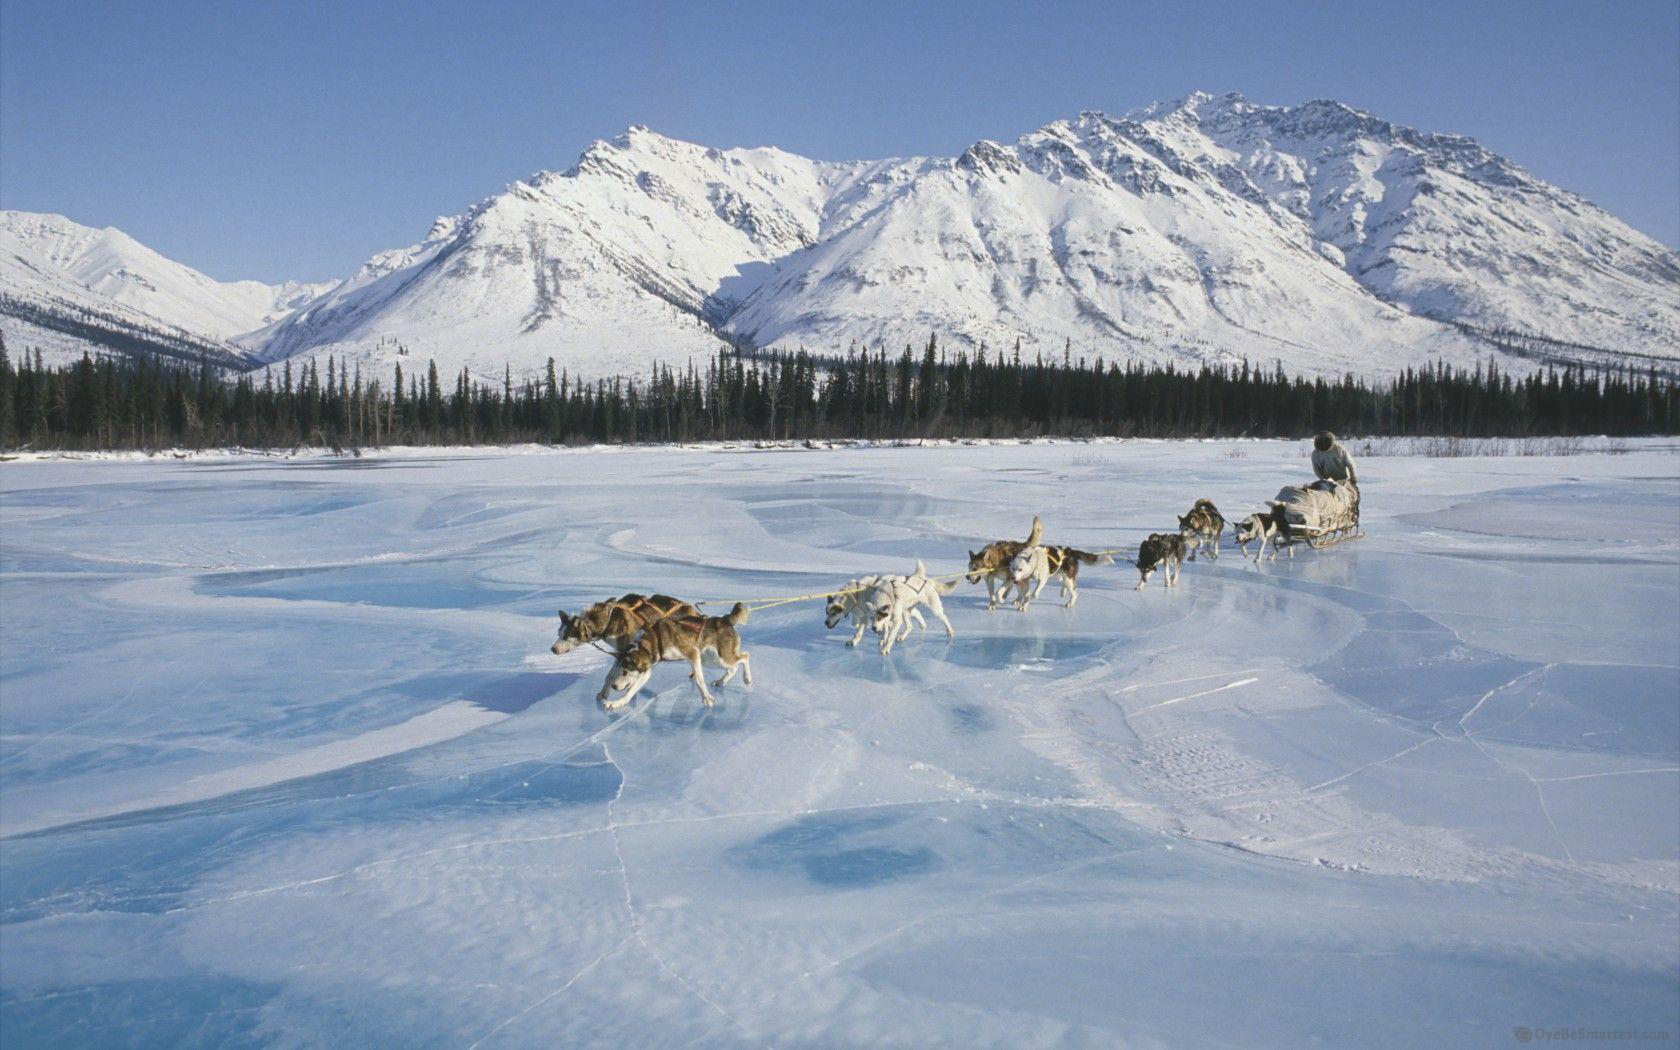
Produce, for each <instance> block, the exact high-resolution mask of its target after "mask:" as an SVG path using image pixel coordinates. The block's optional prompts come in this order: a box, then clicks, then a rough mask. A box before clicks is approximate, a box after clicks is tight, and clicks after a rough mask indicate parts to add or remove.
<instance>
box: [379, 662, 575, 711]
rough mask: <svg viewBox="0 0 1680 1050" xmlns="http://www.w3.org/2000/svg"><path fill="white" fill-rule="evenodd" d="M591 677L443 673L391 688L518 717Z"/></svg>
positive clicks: (558, 673) (420, 697) (569, 673)
mask: <svg viewBox="0 0 1680 1050" xmlns="http://www.w3.org/2000/svg"><path fill="white" fill-rule="evenodd" d="M591 677H592V676H590V675H585V674H583V673H581V672H577V671H520V672H516V673H514V674H501V675H482V674H471V673H467V672H455V673H452V672H442V673H438V674H425V675H420V676H418V677H416V678H408V679H404V680H403V681H400V682H394V683H392V684H391V685H390V686H389V687H388V688H389V689H390V690H391V691H392V692H394V693H397V694H398V695H400V696H407V697H412V698H413V699H416V700H436V701H447V700H453V699H456V698H459V699H462V700H466V701H467V702H468V703H472V704H476V705H478V706H479V707H482V708H484V709H485V710H486V711H497V712H500V713H502V714H504V715H516V714H518V713H519V712H521V711H523V710H525V709H526V708H528V707H530V706H531V705H532V704H535V703H536V702H537V701H539V700H546V699H548V698H549V697H551V696H554V695H555V694H557V693H560V692H562V691H564V690H566V689H569V688H571V686H573V685H574V684H576V683H577V682H579V681H581V680H582V679H584V678H591Z"/></svg>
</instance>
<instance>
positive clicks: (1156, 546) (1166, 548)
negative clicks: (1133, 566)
mask: <svg viewBox="0 0 1680 1050" xmlns="http://www.w3.org/2000/svg"><path fill="white" fill-rule="evenodd" d="M1183 565H1184V537H1183V536H1180V535H1179V534H1178V533H1176V532H1152V533H1150V534H1149V538H1148V539H1146V540H1144V541H1143V542H1142V543H1140V544H1138V555H1137V571H1138V584H1137V586H1136V587H1134V588H1133V590H1139V591H1141V590H1143V585H1144V584H1146V583H1148V582H1149V577H1151V576H1153V575H1154V574H1155V570H1156V569H1160V570H1161V582H1162V583H1164V584H1165V585H1166V586H1168V587H1177V586H1178V574H1179V571H1180V569H1181V568H1182V566H1183Z"/></svg>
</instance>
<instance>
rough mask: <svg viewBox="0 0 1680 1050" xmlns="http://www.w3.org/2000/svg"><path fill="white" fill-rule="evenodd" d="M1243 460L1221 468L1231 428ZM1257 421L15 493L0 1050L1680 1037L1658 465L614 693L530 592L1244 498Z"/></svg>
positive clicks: (1670, 701)
mask: <svg viewBox="0 0 1680 1050" xmlns="http://www.w3.org/2000/svg"><path fill="white" fill-rule="evenodd" d="M1233 450H1236V451H1238V452H1240V455H1233V454H1232V453H1233ZM1304 466H1305V456H1304V453H1303V450H1302V449H1301V448H1300V447H1299V446H1295V445H1285V444H1278V443H1245V444H1242V445H1239V446H1233V445H1229V444H1220V443H1205V444H1204V443H1194V444H1171V443H1136V444H1125V445H1098V446H1089V447H1074V446H1066V445H1052V446H1021V447H1007V448H939V449H934V448H929V449H877V450H850V451H812V452H802V453H794V454H783V453H777V454H759V453H752V452H745V451H742V452H696V451H634V452H608V451H597V452H578V453H564V454H544V455H507V456H483V455H478V456H470V457H469V456H452V455H431V456H423V457H421V456H404V455H391V456H384V457H373V458H364V459H359V460H332V459H326V460H293V461H188V462H167V463H162V462H160V463H143V464H136V463H62V462H61V463H31V464H14V465H9V466H7V467H5V468H3V469H0V529H3V533H0V537H3V542H0V835H3V836H4V837H3V838H0V1045H4V1046H6V1047H8V1048H11V1047H28V1046H50V1045H75V1046H85V1045H148V1046H153V1045H155V1046H181V1045H188V1046H192V1045H204V1046H210V1045H218V1046H219V1045H228V1044H260V1045H272V1044H278V1045H345V1046H349V1045H401V1046H411V1045H426V1046H430V1045H437V1046H457V1047H461V1046H486V1047H489V1046H522V1045H635V1046H653V1045H686V1044H700V1045H715V1046H736V1045H739V1046H762V1045H768V1046H844V1045H904V1046H923V1045H948V1046H963V1047H968V1046H1010V1047H1017V1046H1062V1045H1067V1046H1111V1045H1116V1044H1128V1045H1133V1044H1135V1045H1214V1046H1217V1045H1245V1046H1246V1045H1271V1046H1297V1045H1301V1044H1303V1043H1311V1042H1316V1043H1318V1044H1321V1045H1330V1046H1339V1045H1367V1046H1369V1045H1397V1046H1398V1045H1405V1046H1416V1045H1451V1046H1470V1045H1488V1046H1507V1045H1511V1042H1512V1039H1513V1036H1512V1028H1513V1027H1514V1026H1525V1027H1528V1028H1532V1029H1541V1028H1572V1029H1574V1028H1588V1029H1624V1030H1626V1029H1633V1030H1667V1031H1668V1032H1669V1033H1670V1034H1671V1038H1680V895H1677V894H1680V456H1676V455H1675V453H1674V451H1673V450H1672V449H1668V448H1662V447H1643V448H1640V449H1638V450H1636V451H1635V452H1633V453H1631V454H1628V455H1623V456H1587V457H1572V458H1561V459H1463V460H1433V459H1371V460H1367V461H1365V462H1364V463H1362V464H1361V474H1362V475H1363V476H1364V477H1365V478H1366V479H1367V483H1366V495H1365V517H1366V524H1367V528H1368V531H1369V535H1368V536H1367V538H1365V539H1363V540H1360V541H1358V542H1357V543H1350V544H1344V545H1342V546H1339V547H1336V548H1334V549H1331V550H1327V551H1318V552H1314V551H1302V552H1301V553H1300V554H1299V555H1298V556H1297V557H1295V558H1293V559H1290V558H1287V557H1285V558H1283V559H1281V560H1278V561H1276V562H1274V563H1270V564H1268V565H1266V566H1264V567H1263V568H1260V569H1257V568H1255V567H1253V566H1251V565H1245V564H1244V563H1243V562H1242V561H1241V560H1240V559H1239V557H1238V556H1237V554H1236V553H1235V551H1234V550H1228V551H1227V553H1226V555H1225V557H1223V558H1221V559H1220V560H1219V561H1217V562H1209V561H1206V560H1201V561H1198V562H1196V563H1194V564H1191V565H1188V566H1187V567H1186V569H1185V572H1184V577H1183V584H1182V586H1181V587H1180V588H1179V589H1178V590H1176V591H1171V592H1169V591H1167V590H1165V589H1163V588H1162V587H1161V585H1160V580H1159V578H1157V579H1156V580H1154V581H1152V584H1151V586H1150V587H1149V588H1148V589H1147V590H1146V591H1144V592H1142V593H1134V592H1133V591H1132V590H1131V587H1132V584H1133V583H1134V582H1135V574H1134V572H1133V570H1132V569H1130V567H1129V566H1128V565H1126V564H1124V563H1125V562H1126V561H1128V560H1129V559H1127V558H1126V557H1125V556H1122V557H1121V559H1120V560H1121V562H1122V564H1120V565H1118V566H1115V567H1106V566H1103V567H1092V568H1087V569H1085V570H1084V573H1083V574H1082V577H1081V579H1082V588H1081V593H1082V597H1081V600H1080V603H1079V608H1078V610H1077V612H1071V613H1070V612H1069V611H1067V610H1065V609H1062V608H1060V607H1059V606H1058V605H1057V604H1056V601H1055V600H1054V596H1055V595H1056V593H1057V588H1056V587H1055V586H1054V585H1052V586H1051V587H1049V588H1047V589H1046V592H1045V593H1046V595H1047V598H1045V599H1042V600H1041V601H1040V602H1039V603H1037V604H1035V605H1034V607H1033V608H1032V609H1031V610H1030V611H1029V612H1028V613H1027V614H1025V615H1021V614H1017V613H1014V612H1012V611H1003V610H1000V611H998V612H994V613H990V614H988V613H986V612H985V610H984V601H983V595H982V592H981V590H980V589H979V588H976V587H969V586H967V585H966V584H965V585H963V586H962V587H961V588H960V589H959V590H958V591H957V592H956V593H954V594H953V595H951V596H949V597H948V598H947V599H946V603H947V608H948V610H949V611H950V614H951V616H952V619H953V620H954V622H955V624H956V628H957V637H956V639H955V640H951V641H948V640H946V638H945V637H944V634H943V632H942V631H941V630H939V629H938V628H937V627H935V629H934V630H931V631H928V632H924V633H919V634H917V635H915V636H913V637H912V638H911V639H910V640H909V641H908V642H906V643H905V644H904V645H902V646H901V647H900V648H899V649H898V650H896V651H895V652H894V653H893V655H892V656H891V657H890V658H888V659H886V660H883V659H882V658H881V657H880V656H879V655H878V654H877V653H876V652H875V651H874V650H873V648H871V647H870V646H868V645H867V644H866V645H865V646H864V647H862V648H861V649H858V650H851V649H847V648H845V647H844V645H843V641H844V635H843V634H842V633H841V632H832V633H830V632H825V631H824V630H823V629H822V625H821V607H820V605H819V604H815V603H808V604H802V605H794V606H786V607H782V608H778V609H773V610H769V611H766V612H763V613H760V614H755V615H754V617H753V618H752V619H751V620H750V621H749V623H748V624H747V625H746V626H745V628H744V629H743V633H744V637H745V643H746V647H747V649H748V650H749V651H750V652H751V654H752V658H753V668H754V671H755V674H756V677H757V684H756V685H755V686H754V687H753V688H752V689H751V690H747V689H744V688H742V687H741V685H740V683H739V681H738V680H737V682H736V683H734V684H732V685H730V686H726V687H724V688H722V689H720V690H718V697H719V701H720V703H719V706H718V707H716V708H715V709H711V710H707V709H705V708H702V707H701V706H700V705H699V704H698V703H697V700H696V697H695V694H694V691H693V689H692V687H691V686H690V685H689V684H688V683H687V682H686V681H685V679H684V676H683V675H684V672H683V671H682V670H681V669H678V668H673V667H666V668H662V669H661V670H660V671H659V672H658V674H657V675H656V677H655V679H654V682H653V683H652V684H651V685H650V686H649V688H648V690H647V691H646V692H645V693H644V694H643V698H642V700H645V702H642V700H639V701H638V703H637V704H636V705H635V706H634V707H633V708H631V709H629V710H628V711H626V712H622V713H618V714H608V713H605V712H603V711H601V710H600V709H599V708H598V707H597V706H596V704H595V702H594V700H593V697H594V694H595V691H596V689H597V688H598V687H599V684H600V679H601V677H602V675H603V674H604V672H605V659H606V658H605V657H604V656H603V655H602V654H600V653H597V652H596V651H594V650H580V651H578V652H576V653H573V654H570V655H568V656H566V657H563V658H559V657H554V656H551V655H550V654H549V653H548V645H549V643H550V641H551V640H552V638H553V635H554V630H555V627H556V624H555V620H554V610H555V609H556V608H559V607H562V606H564V607H567V608H575V607H577V606H579V605H581V604H584V603H587V602H589V601H594V600H597V599H599V598H603V597H607V596H609V595H614V594H617V593H621V592H623V591H625V590H640V591H643V592H649V591H664V592H667V593H672V594H677V595H680V596H683V597H688V598H694V599H698V598H713V597H720V598H721V597H736V596H743V597H747V596H752V595H777V594H789V593H799V592H804V591H814V590H822V589H824V588H828V587H832V586H834V585H836V584H838V583H840V582H842V581H844V580H845V579H847V578H849V577H851V576H853V575H857V574H860V573H863V572H871V571H883V570H886V571H908V570H909V568H910V566H911V563H912V561H913V560H914V558H916V557H921V558H923V559H924V560H925V561H926V562H927V564H928V566H929V568H930V571H933V572H949V571H952V570H954V569H957V568H960V567H961V565H962V564H963V557H964V553H965V551H966V550H967V549H969V548H972V547H977V546H979V545H980V544H982V543H984V542H986V541H987V540H990V539H993V538H997V537H1002V536H1008V537H1019V536H1022V535H1024V534H1025V532H1026V528H1027V524H1028V522H1029V521H1030V519H1031V517H1032V515H1033V513H1035V512H1038V513H1042V514H1044V516H1045V518H1046V520H1047V523H1048V526H1049V537H1050V539H1051V540H1052V541H1056V542H1066V543H1071V544H1074V545H1077V546H1080V547H1084V548H1087V549H1101V548H1108V547H1117V546H1123V545H1124V546H1135V544H1136V542H1137V540H1138V539H1139V538H1140V537H1141V535H1142V534H1143V533H1145V532H1148V531H1150V530H1156V529H1162V528H1166V527H1170V526H1171V524H1172V522H1173V520H1174V519H1173V515H1174V514H1177V513H1181V512H1182V511H1183V510H1184V509H1185V508H1186V507H1187V506H1188V505H1189V503H1190V502H1191V501H1192V500H1194V499H1195V498H1197V497H1202V496H1206V497H1211V498H1213V499H1214V500H1215V501H1216V502H1217V503H1218V504H1219V505H1220V507H1221V508H1222V509H1223V510H1224V511H1225V514H1226V516H1227V517H1228V518H1232V519H1235V518H1237V517H1240V516H1241V514H1242V513H1246V512H1247V511H1248V510H1250V509H1253V508H1255V507H1257V506H1258V505H1259V504H1260V502H1261V501H1262V500H1264V499H1266V498H1268V497H1269V496H1271V495H1272V494H1273V493H1275V492H1276V490H1277V489H1278V488H1279V487H1280V486H1281V485H1283V484H1285V483H1288V482H1293V481H1297V480H1300V478H1301V476H1302V474H1303V473H1304V471H1303V468H1304Z"/></svg>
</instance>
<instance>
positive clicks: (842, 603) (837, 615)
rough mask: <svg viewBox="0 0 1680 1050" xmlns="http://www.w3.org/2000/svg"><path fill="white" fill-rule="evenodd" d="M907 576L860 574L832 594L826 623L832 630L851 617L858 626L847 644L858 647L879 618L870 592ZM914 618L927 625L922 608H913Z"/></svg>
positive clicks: (825, 614)
mask: <svg viewBox="0 0 1680 1050" xmlns="http://www.w3.org/2000/svg"><path fill="white" fill-rule="evenodd" d="M904 579H908V577H905V576H896V575H891V574H888V575H883V576H859V577H858V578H857V579H855V580H853V581H851V582H850V583H848V584H846V586H845V587H843V588H841V589H840V591H839V592H837V593H835V594H831V595H829V596H828V608H827V609H826V610H825V611H824V614H823V626H825V627H827V628H828V629H829V630H831V631H832V630H834V628H835V627H838V626H839V625H840V621H841V620H848V619H849V620H851V622H852V626H854V627H855V628H857V629H856V630H855V631H853V632H852V637H851V640H850V641H848V642H847V643H846V644H847V645H848V646H854V647H855V646H856V645H857V643H858V642H860V641H862V640H863V632H864V631H866V630H868V629H869V628H870V627H871V626H872V625H873V624H874V621H875V610H874V608H873V607H872V606H871V605H870V604H869V594H870V592H871V591H873V590H874V589H875V588H876V587H877V586H879V585H881V584H883V583H886V582H888V581H893V580H904ZM910 619H912V620H914V621H915V623H916V626H918V627H926V626H927V619H926V618H925V617H923V616H922V611H921V610H920V609H917V608H911V610H910ZM906 633H908V632H906Z"/></svg>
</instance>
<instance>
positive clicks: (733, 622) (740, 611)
mask: <svg viewBox="0 0 1680 1050" xmlns="http://www.w3.org/2000/svg"><path fill="white" fill-rule="evenodd" d="M724 619H725V620H728V621H729V625H730V626H731V627H739V626H740V625H742V624H744V623H746V622H747V607H746V606H745V605H742V604H741V603H740V602H736V603H735V607H734V608H732V609H730V610H729V615H728V616H725V617H724Z"/></svg>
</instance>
